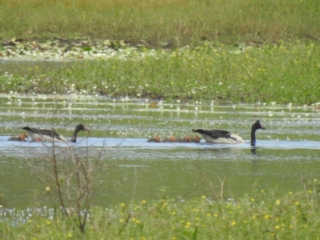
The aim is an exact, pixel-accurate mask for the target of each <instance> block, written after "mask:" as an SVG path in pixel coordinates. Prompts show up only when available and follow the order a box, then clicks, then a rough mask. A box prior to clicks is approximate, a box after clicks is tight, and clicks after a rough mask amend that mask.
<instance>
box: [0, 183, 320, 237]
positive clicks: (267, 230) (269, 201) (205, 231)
mask: <svg viewBox="0 0 320 240" xmlns="http://www.w3.org/2000/svg"><path fill="white" fill-rule="evenodd" d="M313 181H314V183H313V184H311V185H308V184H306V186H305V190H304V191H303V192H301V193H292V192H289V193H286V194H283V193H282V194H281V197H279V196H278V195H279V193H275V192H266V191H264V190H263V189H260V190H257V192H256V194H254V196H247V197H244V198H241V199H237V200H228V201H222V200H216V201H213V200H212V199H211V200H210V196H209V197H207V196H201V197H199V198H198V199H194V200H192V201H186V202H182V201H175V200H169V199H166V198H163V199H161V200H159V201H157V202H153V203H148V202H146V201H144V200H142V201H141V202H140V203H136V204H131V205H130V206H127V205H125V204H119V206H118V207H114V208H112V209H100V208H92V209H91V213H90V217H89V220H88V223H87V226H86V230H85V233H84V234H82V233H80V231H79V229H78V227H77V222H76V221H73V220H72V219H70V218H69V219H63V218H60V217H59V216H58V217H56V218H51V219H49V218H44V217H40V216H33V217H31V218H29V220H28V221H27V222H26V223H25V224H21V225H15V226H13V225H12V224H8V222H0V225H1V228H0V237H1V239H4V240H7V239H318V237H319V236H318V229H319V227H320V221H319V216H318V215H319V214H318V212H319V196H318V194H317V193H316V190H317V184H318V183H317V180H316V179H315V180H313ZM312 185H313V186H312Z"/></svg>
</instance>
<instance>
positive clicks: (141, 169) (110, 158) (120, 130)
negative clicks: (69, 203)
mask: <svg viewBox="0 0 320 240" xmlns="http://www.w3.org/2000/svg"><path fill="white" fill-rule="evenodd" d="M150 102H151V101H146V100H144V99H143V100H141V99H127V98H123V99H108V98H105V97H97V96H81V95H80V96H79V95H69V96H57V95H52V96H48V95H28V96H26V95H13V94H12V95H0V119H1V121H0V164H1V168H0V196H3V197H4V198H5V200H6V205H7V207H12V208H13V207H15V208H26V207H32V206H35V205H37V206H43V205H48V206H50V202H49V201H47V200H45V198H43V195H45V187H46V185H44V184H42V183H41V182H40V181H39V178H38V177H41V176H39V174H40V173H38V172H37V173H35V171H34V169H32V168H30V163H33V162H34V161H35V162H36V164H41V157H42V156H43V155H45V154H50V153H51V152H52V148H51V145H50V144H49V143H47V144H42V143H38V142H31V141H26V142H11V141H7V139H8V138H9V137H10V136H14V135H17V134H19V133H23V132H24V131H23V130H22V129H21V128H22V127H24V126H30V127H40V128H49V129H51V128H52V127H54V128H55V129H56V130H57V131H58V132H59V133H62V134H63V135H64V136H66V137H69V136H71V134H72V131H73V129H74V127H75V125H76V124H78V123H83V124H84V125H86V126H87V127H88V128H90V129H91V130H92V131H91V132H90V133H89V134H87V133H86V132H80V134H79V140H78V143H77V144H74V145H70V144H65V143H59V144H57V146H56V148H57V151H59V154H60V155H58V156H59V157H61V159H64V157H63V156H64V155H65V154H68V151H70V148H71V149H72V150H73V151H75V152H76V154H77V155H78V156H82V157H86V156H89V158H90V159H92V161H94V159H97V158H98V153H101V155H100V157H99V159H100V164H101V166H102V167H101V168H100V169H99V171H97V173H96V174H95V176H96V180H97V182H98V183H99V185H97V187H96V188H95V191H94V192H95V193H94V203H95V204H97V205H100V206H104V207H107V206H112V205H115V204H119V203H120V202H121V203H122V202H125V203H126V202H127V203H128V202H130V201H132V200H136V201H140V200H147V201H150V200H153V199H158V198H159V197H160V196H161V195H162V194H163V193H162V191H161V189H166V193H167V195H169V196H170V197H181V198H182V199H185V200H187V199H188V198H191V197H194V196H196V197H197V196H201V195H204V194H205V195H207V196H210V194H212V191H210V190H209V186H208V183H207V182H210V183H212V185H213V189H214V191H215V192H218V191H220V183H221V181H224V196H225V198H229V197H232V198H236V197H238V196H242V195H244V194H250V193H252V192H253V191H254V186H258V188H259V189H262V188H264V189H267V188H277V189H279V190H280V191H281V192H288V191H297V190H301V189H302V179H310V180H313V179H314V178H318V179H320V159H319V153H320V136H319V132H320V112H319V111H318V110H316V109H314V108H308V107H288V106H278V105H275V104H274V105H265V104H256V105H233V106H214V105H210V104H206V103H201V102H193V103H188V104H186V103H174V104H171V103H165V102H159V103H158V104H157V105H156V106H154V104H151V105H150ZM152 106H153V107H152ZM256 119H260V121H261V122H262V123H263V124H264V125H265V127H266V128H267V130H266V131H263V130H261V131H260V130H259V131H258V132H257V147H256V148H255V149H252V148H251V147H250V144H249V140H250V139H249V138H250V128H251V125H252V123H253V122H254V121H255V120H256ZM192 128H204V129H225V130H230V131H232V132H234V133H236V134H239V135H240V136H242V138H243V139H245V143H243V144H236V145H222V144H218V145H213V144H206V143H205V142H204V141H203V140H202V141H201V143H200V144H196V143H147V139H148V138H149V137H153V136H156V135H160V136H161V137H169V136H170V135H174V136H176V137H182V136H184V135H193V133H192V132H191V129H192ZM36 164H34V165H33V167H36ZM205 179H206V180H205ZM206 181H207V182H206ZM39 193H40V195H39ZM41 193H42V194H41Z"/></svg>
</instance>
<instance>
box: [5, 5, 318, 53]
mask: <svg viewBox="0 0 320 240" xmlns="http://www.w3.org/2000/svg"><path fill="white" fill-rule="evenodd" d="M319 8H320V6H319V4H318V1H317V0H309V1H306V0H283V1H278V0H268V1H255V0H247V1H243V0H236V1H234V0H212V1H208V0H200V1H198V0H197V1H196V0H162V1H139V0H121V1H113V0H97V1H90V0H78V1H68V0H58V1H54V0H48V1H39V0H27V1H22V0H12V1H6V0H1V1H0V16H2V17H1V19H0V36H1V37H2V38H3V39H8V38H12V37H17V38H25V39H30V38H37V39H43V38H48V37H50V36H51V37H52V36H55V37H67V38H74V37H78V36H89V37H91V38H100V39H112V40H120V39H124V40H126V41H127V42H130V43H133V44H137V43H142V42H144V41H146V42H147V43H148V44H150V45H152V46H168V47H170V46H178V47H179V46H183V45H186V44H199V42H201V41H203V40H208V41H220V42H222V43H235V42H238V41H249V42H253V43H256V44H260V43H264V42H274V41H278V40H280V39H284V40H292V39H293V40H296V39H311V40H312V39H314V40H315V39H318V38H319V32H320V31H319V30H320V29H319V28H320V19H319V17H318V16H319V11H320V9H319Z"/></svg>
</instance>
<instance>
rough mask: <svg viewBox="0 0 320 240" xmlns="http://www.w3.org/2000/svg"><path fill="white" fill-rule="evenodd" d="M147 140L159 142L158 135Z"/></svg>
mask: <svg viewBox="0 0 320 240" xmlns="http://www.w3.org/2000/svg"><path fill="white" fill-rule="evenodd" d="M147 142H160V137H159V136H155V137H154V138H149V139H148V140H147Z"/></svg>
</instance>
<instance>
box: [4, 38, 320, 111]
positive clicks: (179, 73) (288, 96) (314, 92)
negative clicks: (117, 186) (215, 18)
mask: <svg viewBox="0 0 320 240" xmlns="http://www.w3.org/2000/svg"><path fill="white" fill-rule="evenodd" d="M142 56H144V57H142ZM319 59H320V45H319V44H316V43H308V44H307V43H301V42H296V43H284V42H281V41H280V42H278V44H273V45H269V44H265V45H262V46H261V47H259V48H256V47H254V48H250V47H249V48H245V49H244V50H243V51H239V50H238V49H237V48H235V47H230V46H228V45H214V46H213V45H209V44H203V45H201V46H198V47H194V48H179V49H176V50H173V51H164V50H148V49H141V50H136V51H131V52H130V51H128V53H126V54H125V55H122V56H121V57H114V58H111V59H108V60H97V61H81V62H75V63H73V64H69V65H65V67H64V68H56V67H52V66H50V65H49V66H48V67H46V66H44V67H43V65H42V66H41V65H39V66H36V67H33V68H20V69H19V68H15V70H14V71H12V73H13V75H8V74H3V75H1V76H0V86H1V88H2V90H3V92H7V93H8V92H9V91H14V92H19V93H49V94H50V93H53V92H57V93H72V92H75V93H78V94H80V93H82V94H87V93H89V94H99V95H107V96H109V97H121V96H122V97H124V96H129V97H144V98H151V99H155V98H160V97H162V98H164V99H166V100H168V101H171V100H177V99H179V100H182V101H189V102H190V101H196V100H202V101H208V102H209V101H212V100H214V101H216V102H217V103H240V102H243V103H256V102H261V103H263V102H266V103H270V102H277V103H279V104H288V103H292V104H297V105H303V104H307V105H309V104H312V103H316V102H318V101H319V97H318V96H319V94H318V93H319V91H320V81H319V76H320V63H319Z"/></svg>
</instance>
